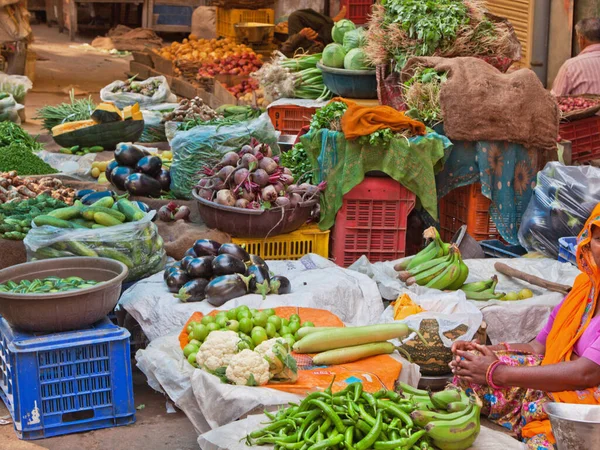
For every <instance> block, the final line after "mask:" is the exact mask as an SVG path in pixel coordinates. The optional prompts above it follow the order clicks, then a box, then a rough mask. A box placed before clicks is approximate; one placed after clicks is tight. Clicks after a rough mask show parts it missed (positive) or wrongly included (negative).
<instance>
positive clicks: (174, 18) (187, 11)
mask: <svg viewBox="0 0 600 450" xmlns="http://www.w3.org/2000/svg"><path fill="white" fill-rule="evenodd" d="M193 12H194V8H192V7H191V6H173V5H156V6H154V14H158V20H157V22H156V23H157V25H185V26H191V25H192V14H193Z"/></svg>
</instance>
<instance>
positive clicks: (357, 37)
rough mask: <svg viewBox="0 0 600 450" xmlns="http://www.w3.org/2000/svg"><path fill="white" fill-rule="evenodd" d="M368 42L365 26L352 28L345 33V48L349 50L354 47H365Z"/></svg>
mask: <svg viewBox="0 0 600 450" xmlns="http://www.w3.org/2000/svg"><path fill="white" fill-rule="evenodd" d="M366 43H367V36H366V33H365V29H364V28H357V29H356V30H350V31H348V32H347V33H346V34H344V44H343V45H344V50H346V51H347V52H349V51H350V50H352V49H353V48H360V47H364V46H365V44H366Z"/></svg>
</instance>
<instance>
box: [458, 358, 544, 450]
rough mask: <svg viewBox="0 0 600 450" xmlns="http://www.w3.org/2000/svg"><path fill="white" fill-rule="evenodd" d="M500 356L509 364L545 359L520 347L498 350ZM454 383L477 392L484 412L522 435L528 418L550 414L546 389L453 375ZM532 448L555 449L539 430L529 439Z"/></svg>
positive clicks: (539, 362)
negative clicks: (506, 385) (483, 382)
mask: <svg viewBox="0 0 600 450" xmlns="http://www.w3.org/2000/svg"><path fill="white" fill-rule="evenodd" d="M495 353H496V356H497V357H498V359H500V360H501V361H502V362H504V363H505V364H507V365H509V366H539V365H540V364H541V363H542V360H543V358H544V357H543V356H542V355H532V354H529V353H522V352H517V351H511V352H507V351H497V352H495ZM454 384H456V385H458V386H461V387H463V388H465V389H466V390H467V393H470V392H475V393H476V394H477V395H478V396H479V398H480V399H481V400H482V402H483V408H482V410H481V413H482V414H483V415H484V416H487V418H488V419H489V420H490V421H491V422H494V423H496V424H498V425H500V426H501V427H504V428H506V429H507V430H510V431H511V432H512V433H513V434H514V435H516V436H517V437H518V438H519V439H521V438H522V437H521V429H522V428H523V427H524V426H525V425H526V424H528V423H529V422H532V421H535V420H545V419H547V418H548V416H547V415H546V413H545V412H544V404H545V403H551V402H552V400H551V398H550V397H549V395H548V394H547V393H545V392H543V391H536V390H534V389H525V388H519V387H509V388H502V389H492V388H491V387H489V386H481V385H478V384H468V385H465V383H464V382H459V380H458V379H457V378H454ZM526 443H527V448H528V449H529V450H555V447H554V445H553V444H551V443H550V442H548V439H547V438H546V436H545V435H543V434H540V435H537V436H534V437H532V438H531V439H528V440H527V442H526Z"/></svg>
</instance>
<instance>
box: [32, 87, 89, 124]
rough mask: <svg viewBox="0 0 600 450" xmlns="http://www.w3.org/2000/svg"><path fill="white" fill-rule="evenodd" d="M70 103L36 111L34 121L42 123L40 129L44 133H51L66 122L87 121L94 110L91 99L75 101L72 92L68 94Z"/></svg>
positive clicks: (44, 107) (45, 107)
mask: <svg viewBox="0 0 600 450" xmlns="http://www.w3.org/2000/svg"><path fill="white" fill-rule="evenodd" d="M69 97H70V100H71V101H70V103H60V104H58V105H54V106H43V107H42V108H40V109H38V110H37V116H36V117H35V119H37V120H41V121H42V127H43V128H44V129H45V130H46V131H52V128H54V127H55V126H57V125H60V124H63V123H66V122H77V121H80V120H89V119H90V118H91V117H92V113H93V112H94V110H95V109H96V104H95V103H94V102H93V101H92V97H91V96H90V97H89V98H83V99H76V98H75V92H74V91H73V90H71V91H70V93H69Z"/></svg>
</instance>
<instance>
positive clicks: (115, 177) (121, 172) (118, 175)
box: [110, 166, 135, 191]
mask: <svg viewBox="0 0 600 450" xmlns="http://www.w3.org/2000/svg"><path fill="white" fill-rule="evenodd" d="M134 173H135V171H134V170H133V169H132V168H131V167H125V166H117V167H115V168H114V169H113V170H112V172H111V173H110V182H111V183H112V184H113V185H114V186H115V187H116V188H117V189H120V190H122V191H124V190H125V182H126V181H127V179H128V178H129V176H131V175H133V174H134Z"/></svg>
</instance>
